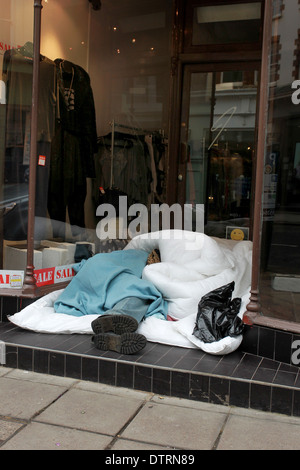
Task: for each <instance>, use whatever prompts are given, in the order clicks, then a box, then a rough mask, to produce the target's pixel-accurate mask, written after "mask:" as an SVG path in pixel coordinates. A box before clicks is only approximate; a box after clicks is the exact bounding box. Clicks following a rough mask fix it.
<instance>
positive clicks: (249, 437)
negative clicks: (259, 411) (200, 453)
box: [217, 413, 300, 450]
mask: <svg viewBox="0 0 300 470" xmlns="http://www.w3.org/2000/svg"><path fill="white" fill-rule="evenodd" d="M217 448H218V450H249V449H250V450H299V449H300V422H299V419H297V420H296V419H293V418H290V419H284V417H283V418H281V416H278V415H275V416H273V417H272V416H269V415H267V416H262V415H261V416H260V417H258V416H254V417H251V416H247V415H246V414H242V413H241V414H240V415H234V414H233V415H230V416H229V418H228V421H227V422H226V426H225V427H224V430H223V432H222V435H221V438H220V440H219V443H218V447H217Z"/></svg>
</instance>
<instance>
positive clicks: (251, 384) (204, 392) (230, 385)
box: [0, 322, 300, 416]
mask: <svg viewBox="0 0 300 470" xmlns="http://www.w3.org/2000/svg"><path fill="white" fill-rule="evenodd" d="M253 334H254V335H255V334H256V332H255V329H250V330H249V331H247V330H246V333H245V339H246V341H245V344H246V345H247V338H250V344H252V339H253ZM251 338H252V339H251ZM243 343H244V342H243ZM243 343H242V345H241V347H240V348H239V349H238V350H237V351H235V352H233V353H231V354H229V355H226V356H213V355H210V354H207V353H204V352H203V351H201V350H199V349H185V348H180V347H174V346H168V345H163V344H158V343H151V342H148V343H147V345H146V347H145V348H144V349H143V350H142V351H140V352H139V353H138V354H135V355H130V356H126V355H121V354H118V353H115V352H112V351H100V350H98V349H96V348H95V347H94V345H93V343H92V342H91V336H89V335H78V334H72V335H64V334H59V335H55V334H42V333H35V332H31V331H27V330H24V329H22V328H19V327H16V326H15V325H13V324H12V323H9V322H2V323H0V348H1V351H2V353H1V357H2V362H5V364H2V365H4V366H6V367H11V368H18V369H23V370H28V371H34V372H38V373H43V374H51V375H59V376H64V377H71V378H77V379H79V380H87V381H93V382H100V383H104V384H108V385H113V386H116V387H126V388H132V389H136V390H141V391H145V392H152V393H155V394H161V395H167V396H174V397H179V398H186V399H191V400H198V401H203V402H207V403H214V404H222V405H224V406H238V407H244V408H251V409H257V410H263V411H269V412H276V413H282V414H286V415H290V416H300V374H299V371H300V369H299V367H297V366H294V365H290V364H287V363H286V362H282V361H280V360H277V359H274V358H273V359H272V358H268V357H264V356H261V355H258V354H255V353H251V352H249V351H246V352H245V351H244V350H243V349H244V348H243ZM246 349H247V347H246ZM3 357H5V361H3Z"/></svg>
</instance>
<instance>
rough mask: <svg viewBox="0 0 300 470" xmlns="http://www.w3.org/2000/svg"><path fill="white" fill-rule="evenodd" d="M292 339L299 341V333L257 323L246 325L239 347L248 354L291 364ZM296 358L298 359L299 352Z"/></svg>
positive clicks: (299, 356)
mask: <svg viewBox="0 0 300 470" xmlns="http://www.w3.org/2000/svg"><path fill="white" fill-rule="evenodd" d="M294 341H300V335H299V334H295V333H291V332H288V331H281V330H276V329H273V328H269V327H264V326H259V325H253V326H251V327H250V326H248V325H246V326H245V332H244V337H243V341H242V344H241V346H240V349H241V350H242V351H243V352H246V353H249V354H254V355H257V356H262V357H266V358H269V359H272V360H275V361H279V362H284V363H286V364H292V353H293V347H292V345H293V342H294ZM298 358H299V360H300V352H299V355H298Z"/></svg>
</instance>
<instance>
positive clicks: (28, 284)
mask: <svg viewBox="0 0 300 470" xmlns="http://www.w3.org/2000/svg"><path fill="white" fill-rule="evenodd" d="M42 8H43V7H42V0H34V31H33V76H32V103H31V129H30V163H29V196H28V197H29V201H28V232H27V267H26V271H25V276H24V285H23V290H24V292H26V293H32V294H33V293H34V292H35V290H36V280H35V277H34V262H33V252H34V218H35V190H36V165H37V124H38V91H39V69H40V39H41V16H42V14H41V12H42Z"/></svg>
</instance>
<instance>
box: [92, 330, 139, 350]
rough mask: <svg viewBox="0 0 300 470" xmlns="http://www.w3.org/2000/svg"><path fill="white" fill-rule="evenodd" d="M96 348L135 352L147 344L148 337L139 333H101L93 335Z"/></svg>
mask: <svg viewBox="0 0 300 470" xmlns="http://www.w3.org/2000/svg"><path fill="white" fill-rule="evenodd" d="M92 341H93V343H94V345H95V346H96V348H98V349H101V350H102V351H108V350H109V351H116V352H118V353H121V354H135V353H137V352H139V351H141V349H143V348H144V347H145V346H146V343H147V339H146V338H145V336H143V335H140V334H138V333H123V334H122V335H116V334H113V333H100V334H97V335H95V336H93V337H92Z"/></svg>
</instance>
